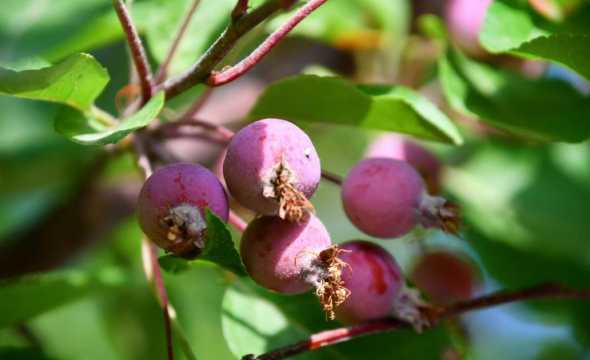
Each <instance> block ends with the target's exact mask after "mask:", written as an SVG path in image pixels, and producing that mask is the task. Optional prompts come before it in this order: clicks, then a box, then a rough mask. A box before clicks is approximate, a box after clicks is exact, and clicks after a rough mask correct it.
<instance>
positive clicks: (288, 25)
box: [207, 0, 327, 86]
mask: <svg viewBox="0 0 590 360" xmlns="http://www.w3.org/2000/svg"><path fill="white" fill-rule="evenodd" d="M326 1H327V0H309V1H308V2H307V3H306V4H305V5H304V6H302V7H301V8H300V9H299V10H297V11H296V12H295V14H293V16H292V17H291V18H290V19H289V20H287V22H285V23H284V24H283V25H281V26H280V27H279V28H278V29H277V30H275V31H274V32H273V33H272V34H270V36H269V37H267V38H266V40H264V41H263V42H262V44H260V45H259V46H258V47H257V48H256V49H255V50H254V51H253V52H252V53H251V54H250V55H248V56H247V57H246V58H244V59H243V60H242V61H240V62H239V63H237V64H236V65H234V66H232V67H230V68H229V69H227V70H224V71H221V72H213V73H212V74H211V75H210V76H209V79H207V84H209V85H211V86H220V85H224V84H227V83H229V82H232V81H234V80H236V79H238V78H239V77H241V76H242V75H244V74H245V73H247V72H248V71H249V70H250V69H252V68H253V67H254V66H255V65H256V64H258V63H259V62H260V61H261V60H262V59H263V58H264V57H265V56H266V55H268V53H269V52H270V51H271V50H272V49H273V48H274V47H275V46H277V45H278V43H279V42H281V40H283V38H285V36H287V34H289V32H291V30H293V29H294V28H295V26H297V24H299V23H300V22H301V21H303V19H305V18H306V17H307V16H308V15H309V14H311V13H312V12H313V11H314V10H316V9H317V8H319V7H320V6H321V5H323V4H324V3H325V2H326Z"/></svg>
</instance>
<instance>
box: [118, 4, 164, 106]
mask: <svg viewBox="0 0 590 360" xmlns="http://www.w3.org/2000/svg"><path fill="white" fill-rule="evenodd" d="M113 6H114V8H115V11H116V12H117V16H118V17H119V21H120V22H121V26H122V27H123V32H124V33H125V36H126V37H127V44H128V45H129V49H130V50H131V58H132V59H133V63H134V64H135V68H136V69H137V74H138V76H139V83H140V85H141V94H142V103H143V104H145V103H146V102H147V101H148V100H149V99H150V98H151V97H152V95H153V94H154V85H153V80H152V71H151V69H150V65H149V62H148V59H147V55H146V52H145V48H144V47H143V44H142V42H141V39H140V37H139V34H138V33H137V29H136V28H135V25H134V24H133V20H131V16H130V15H129V11H128V10H127V7H126V6H125V3H124V2H123V0H113Z"/></svg>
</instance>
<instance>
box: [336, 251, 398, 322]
mask: <svg viewBox="0 0 590 360" xmlns="http://www.w3.org/2000/svg"><path fill="white" fill-rule="evenodd" d="M339 248H340V249H341V251H342V253H341V255H340V259H341V260H342V261H344V262H346V263H347V264H348V265H349V266H350V271H348V270H347V269H344V271H343V273H342V280H343V281H344V286H345V287H346V288H347V289H348V290H350V296H349V297H348V299H346V301H344V302H343V303H342V305H340V306H339V307H338V308H337V309H336V317H337V318H338V320H340V321H342V322H344V323H348V324H352V323H358V322H361V321H367V320H373V319H378V318H382V317H386V316H388V315H391V314H392V311H393V304H394V302H395V298H396V296H397V295H398V293H399V291H400V290H401V289H402V287H403V283H404V280H403V275H402V271H401V269H400V267H399V265H398V264H397V262H396V261H395V259H394V258H393V256H391V254H389V253H388V252H387V251H386V250H385V249H383V248H382V247H380V246H378V245H375V244H372V243H370V242H368V241H360V240H355V241H349V242H346V243H343V244H341V245H340V246H339Z"/></svg>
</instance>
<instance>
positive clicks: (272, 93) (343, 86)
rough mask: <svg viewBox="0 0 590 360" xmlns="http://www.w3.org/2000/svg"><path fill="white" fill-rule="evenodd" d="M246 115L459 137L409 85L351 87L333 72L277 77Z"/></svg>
mask: <svg viewBox="0 0 590 360" xmlns="http://www.w3.org/2000/svg"><path fill="white" fill-rule="evenodd" d="M249 117H250V118H251V119H260V118H265V117H279V118H283V119H287V120H291V121H295V122H297V121H303V122H315V123H326V124H335V125H348V126H355V127H361V128H367V129H378V130H387V131H396V132H401V133H405V134H409V135H413V136H416V137H419V138H423V139H427V140H435V141H442V142H448V143H454V144H461V143H462V141H463V140H462V138H461V135H460V134H459V132H458V130H457V128H456V127H455V125H454V124H453V123H452V122H451V121H450V120H449V119H448V118H447V116H446V115H445V114H444V113H443V112H441V111H440V110H439V109H438V108H437V107H436V106H435V105H434V104H432V103H430V102H429V101H428V100H426V99H425V98H423V97H422V96H420V95H418V94H417V93H415V92H413V91H412V90H410V89H408V88H405V87H401V86H382V85H376V86H370V85H363V86H355V85H354V84H352V83H351V82H348V81H346V80H344V79H341V78H337V77H320V76H315V75H301V76H295V77H291V78H288V79H285V80H281V81H278V82H276V83H274V84H272V85H270V86H269V87H268V88H267V89H266V90H265V91H264V93H263V94H262V95H261V96H260V97H259V98H258V101H257V103H256V105H255V106H254V108H253V110H252V111H251V113H250V116H249Z"/></svg>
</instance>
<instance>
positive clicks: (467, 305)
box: [242, 284, 590, 360]
mask: <svg viewBox="0 0 590 360" xmlns="http://www.w3.org/2000/svg"><path fill="white" fill-rule="evenodd" d="M549 298H552V299H581V300H590V290H578V289H571V288H568V287H566V286H563V285H558V284H541V285H537V286H533V287H531V288H528V289H523V290H518V291H514V292H507V291H501V292H497V293H493V294H490V295H485V296H482V297H479V298H476V299H472V300H467V301H463V302H459V303H456V304H454V305H450V306H448V307H446V308H441V309H434V310H433V311H432V313H431V314H430V316H429V318H430V324H431V325H430V326H431V327H433V326H436V325H437V324H438V323H439V322H440V321H441V320H444V319H446V318H449V317H453V316H456V315H460V314H462V313H465V312H468V311H474V310H481V309H483V308H488V307H492V306H497V305H503V304H507V303H511V302H514V301H522V300H533V299H549ZM407 328H411V324H409V323H406V322H403V321H400V320H396V319H391V318H388V319H382V320H377V321H372V322H367V323H364V324H359V325H355V326H350V327H342V328H338V329H334V330H328V331H323V332H320V333H317V334H314V335H312V336H310V337H309V338H308V339H306V340H303V341H300V342H297V343H294V344H291V345H288V346H285V347H282V348H279V349H276V350H273V351H270V352H267V353H265V354H262V355H259V356H254V355H246V356H244V357H243V358H242V359H243V360H280V359H286V358H288V357H291V356H295V355H299V354H302V353H305V352H309V351H314V350H317V349H320V348H322V347H325V346H330V345H334V344H337V343H340V342H344V341H349V340H352V339H355V338H358V337H361V336H366V335H371V334H378V333H384V332H388V331H393V330H398V329H407Z"/></svg>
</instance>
